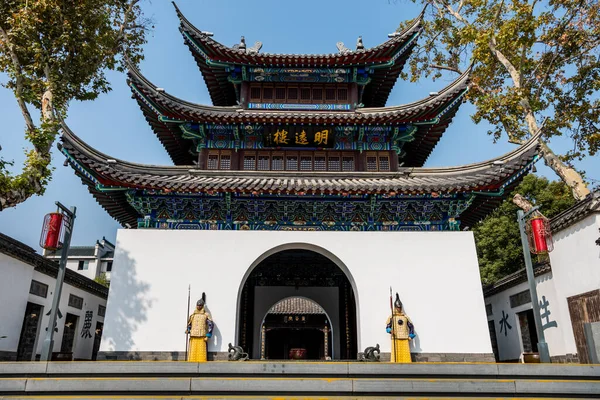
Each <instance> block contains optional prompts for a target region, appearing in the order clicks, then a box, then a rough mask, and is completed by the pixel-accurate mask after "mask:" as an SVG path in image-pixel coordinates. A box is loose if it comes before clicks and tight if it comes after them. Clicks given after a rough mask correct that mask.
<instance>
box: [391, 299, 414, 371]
mask: <svg viewBox="0 0 600 400" xmlns="http://www.w3.org/2000/svg"><path fill="white" fill-rule="evenodd" d="M390 297H391V296H390ZM385 330H386V332H387V333H389V334H390V335H392V357H391V361H392V362H397V363H409V362H412V361H411V358H410V345H409V343H408V342H409V340H412V339H413V338H414V337H415V328H414V326H413V324H412V322H411V321H410V318H408V316H407V315H406V314H404V311H403V309H402V302H401V301H400V297H399V296H398V293H396V301H395V302H394V311H393V313H392V315H390V317H389V318H388V319H387V322H386V328H385Z"/></svg>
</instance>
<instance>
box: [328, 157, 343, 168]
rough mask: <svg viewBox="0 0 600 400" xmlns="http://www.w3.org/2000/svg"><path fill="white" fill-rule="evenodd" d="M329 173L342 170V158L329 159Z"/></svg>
mask: <svg viewBox="0 0 600 400" xmlns="http://www.w3.org/2000/svg"><path fill="white" fill-rule="evenodd" d="M328 170H329V171H339V170H340V157H339V156H330V157H329V168H328Z"/></svg>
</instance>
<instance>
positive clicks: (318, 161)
mask: <svg viewBox="0 0 600 400" xmlns="http://www.w3.org/2000/svg"><path fill="white" fill-rule="evenodd" d="M315 171H327V161H326V159H325V156H315Z"/></svg>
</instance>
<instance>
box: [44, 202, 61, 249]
mask: <svg viewBox="0 0 600 400" xmlns="http://www.w3.org/2000/svg"><path fill="white" fill-rule="evenodd" d="M63 222H64V215H63V214H61V213H58V212H55V213H50V214H46V216H45V217H44V225H43V226H42V236H41V237H40V247H41V248H43V249H46V250H51V251H55V250H58V249H61V248H62V247H63V237H64V229H63V226H64V223H63Z"/></svg>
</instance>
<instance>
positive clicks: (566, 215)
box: [484, 191, 600, 363]
mask: <svg viewBox="0 0 600 400" xmlns="http://www.w3.org/2000/svg"><path fill="white" fill-rule="evenodd" d="M551 225H552V232H553V239H554V251H552V252H551V253H550V264H549V265H543V266H541V267H538V268H536V270H535V275H536V283H537V294H538V298H539V301H540V308H541V310H540V313H541V317H542V325H543V329H544V335H545V338H546V342H547V343H548V348H549V351H550V356H551V358H552V360H553V361H554V362H582V363H587V362H589V357H588V348H587V344H586V339H585V334H584V328H583V326H584V324H585V323H588V322H598V321H600V239H599V236H600V192H598V191H596V192H595V193H592V194H590V195H589V196H588V197H587V198H586V199H585V200H583V201H581V202H578V203H577V204H575V205H574V206H573V207H571V208H569V209H568V210H565V211H564V212H562V213H561V214H559V215H557V216H555V217H554V218H552V220H551ZM484 295H485V302H486V312H487V315H488V323H489V328H490V335H491V338H492V346H493V347H494V353H495V355H496V357H497V359H498V360H499V361H515V360H518V359H519V358H520V357H521V354H522V353H523V352H531V351H534V352H535V351H537V348H536V347H535V346H536V341H537V334H536V330H535V324H534V321H533V311H532V306H531V297H530V293H529V286H528V284H527V276H526V274H525V270H522V271H519V272H517V273H515V274H512V275H510V276H508V277H506V278H504V279H502V280H500V281H499V282H496V283H495V284H494V285H491V286H489V287H487V288H485V290H484Z"/></svg>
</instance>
